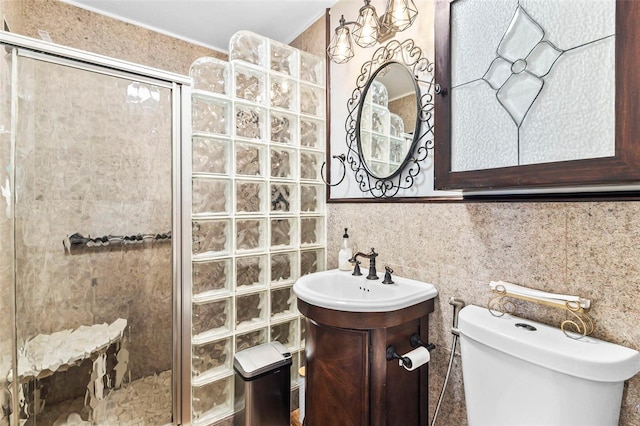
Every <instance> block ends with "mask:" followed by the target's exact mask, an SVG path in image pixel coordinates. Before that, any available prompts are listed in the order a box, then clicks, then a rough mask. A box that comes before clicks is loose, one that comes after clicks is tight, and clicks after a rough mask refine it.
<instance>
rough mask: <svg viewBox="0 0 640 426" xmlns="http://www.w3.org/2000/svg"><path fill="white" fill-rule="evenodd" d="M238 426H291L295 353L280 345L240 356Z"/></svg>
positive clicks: (237, 360)
mask: <svg viewBox="0 0 640 426" xmlns="http://www.w3.org/2000/svg"><path fill="white" fill-rule="evenodd" d="M233 369H234V370H235V372H236V378H235V408H236V415H235V418H234V426H289V416H290V406H291V405H290V404H291V394H290V389H291V353H290V352H289V351H288V350H287V348H285V347H284V345H282V344H281V343H280V342H271V343H265V344H263V345H259V346H254V347H252V348H248V349H245V350H243V351H240V352H238V353H236V356H235V357H234V360H233Z"/></svg>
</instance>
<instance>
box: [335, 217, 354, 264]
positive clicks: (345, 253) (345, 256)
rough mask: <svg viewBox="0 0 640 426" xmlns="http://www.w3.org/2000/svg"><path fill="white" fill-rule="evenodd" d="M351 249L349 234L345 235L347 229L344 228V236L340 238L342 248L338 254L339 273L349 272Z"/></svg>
mask: <svg viewBox="0 0 640 426" xmlns="http://www.w3.org/2000/svg"><path fill="white" fill-rule="evenodd" d="M351 255H352V252H351V247H350V246H349V234H347V228H344V235H343V236H342V246H341V247H340V251H339V252H338V269H340V270H341V271H350V270H351V263H349V259H351Z"/></svg>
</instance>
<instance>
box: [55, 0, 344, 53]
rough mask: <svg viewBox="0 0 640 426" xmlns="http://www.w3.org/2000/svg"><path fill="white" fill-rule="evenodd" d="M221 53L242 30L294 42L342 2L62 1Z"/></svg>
mask: <svg viewBox="0 0 640 426" xmlns="http://www.w3.org/2000/svg"><path fill="white" fill-rule="evenodd" d="M61 1H64V2H65V3H69V4H72V5H74V6H78V7H81V8H84V9H89V10H91V11H93V12H97V13H101V14H103V15H107V16H110V17H112V18H116V19H119V20H121V21H125V22H128V23H131V24H134V25H138V26H141V27H145V28H148V29H151V30H154V31H158V32H161V33H164V34H167V35H170V36H173V37H176V38H179V39H182V40H185V41H188V42H191V43H195V44H199V45H202V46H205V47H209V48H212V49H215V50H219V51H221V52H227V51H228V44H229V39H230V38H231V36H232V35H233V34H234V33H235V32H237V31H239V30H249V31H253V32H255V33H258V34H260V35H263V36H266V37H269V38H271V39H274V40H277V41H280V42H282V43H287V44H288V43H290V42H291V41H293V40H294V39H295V38H296V37H297V36H298V35H299V34H300V33H302V32H303V31H304V30H305V29H306V28H307V27H309V26H310V25H311V24H313V23H314V22H315V21H316V20H317V19H318V18H320V17H321V16H322V15H323V14H324V13H325V10H326V8H328V7H331V6H333V5H334V4H335V3H337V1H338V0H127V1H124V0H61Z"/></svg>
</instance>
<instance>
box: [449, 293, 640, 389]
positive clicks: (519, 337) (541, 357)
mask: <svg viewBox="0 0 640 426" xmlns="http://www.w3.org/2000/svg"><path fill="white" fill-rule="evenodd" d="M516 324H528V325H531V326H533V327H535V331H532V330H530V329H527V328H524V327H522V326H516ZM458 329H459V330H460V334H461V338H469V339H472V340H475V341H477V342H479V343H483V344H485V345H487V346H489V347H492V348H493V349H496V350H498V351H501V352H504V353H506V354H509V355H511V356H514V357H516V358H520V359H522V360H525V361H528V362H531V363H533V364H536V365H539V366H541V367H545V368H548V369H551V370H555V371H558V372H560V373H565V374H568V375H571V376H575V377H580V378H583V379H587V380H594V381H599V382H620V381H624V380H627V379H629V378H631V377H633V376H634V375H636V374H637V373H638V372H639V371H640V353H639V352H638V351H636V350H633V349H630V348H627V347H624V346H620V345H616V344H615V343H610V342H605V341H603V340H599V339H596V338H593V337H589V336H587V337H583V338H582V339H578V340H575V339H571V338H569V337H567V336H566V335H565V334H564V332H563V331H562V330H560V329H559V328H556V327H551V326H548V325H545V324H541V323H538V322H535V321H531V320H528V319H523V318H519V317H516V316H513V315H509V314H505V315H504V316H502V317H495V316H493V315H492V314H491V313H490V312H489V310H488V309H487V308H482V307H480V306H474V305H467V306H466V307H464V308H463V309H462V310H461V311H460V316H459V318H458Z"/></svg>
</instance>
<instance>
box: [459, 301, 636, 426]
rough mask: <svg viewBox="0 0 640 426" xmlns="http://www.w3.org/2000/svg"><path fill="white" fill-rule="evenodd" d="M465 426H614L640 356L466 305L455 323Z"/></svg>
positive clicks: (601, 342)
mask: <svg viewBox="0 0 640 426" xmlns="http://www.w3.org/2000/svg"><path fill="white" fill-rule="evenodd" d="M458 330H459V331H460V348H461V353H462V373H463V378H464V391H465V398H466V406H467V419H468V422H469V425H470V426H500V425H504V426H527V425H530V426H572V425H575V426H588V425H593V426H607V425H611V426H617V425H618V417H619V415H620V404H621V402H622V390H623V384H624V381H625V380H627V379H629V378H631V377H633V376H634V375H635V374H636V373H638V372H639V371H640V353H638V352H637V351H635V350H633V349H629V348H625V347H623V346H619V345H615V344H613V343H608V342H604V341H602V340H598V339H594V338H591V337H584V338H582V339H580V340H573V339H570V338H569V337H567V336H565V334H564V333H563V332H562V331H561V330H560V329H559V328H555V327H550V326H547V325H544V324H540V323H536V322H533V321H529V320H526V319H522V318H518V317H515V316H512V315H504V316H503V317H495V316H493V315H491V313H490V312H489V311H488V310H487V308H481V307H479V306H473V305H469V306H466V307H465V308H463V309H462V310H461V311H460V316H459V319H458Z"/></svg>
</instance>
